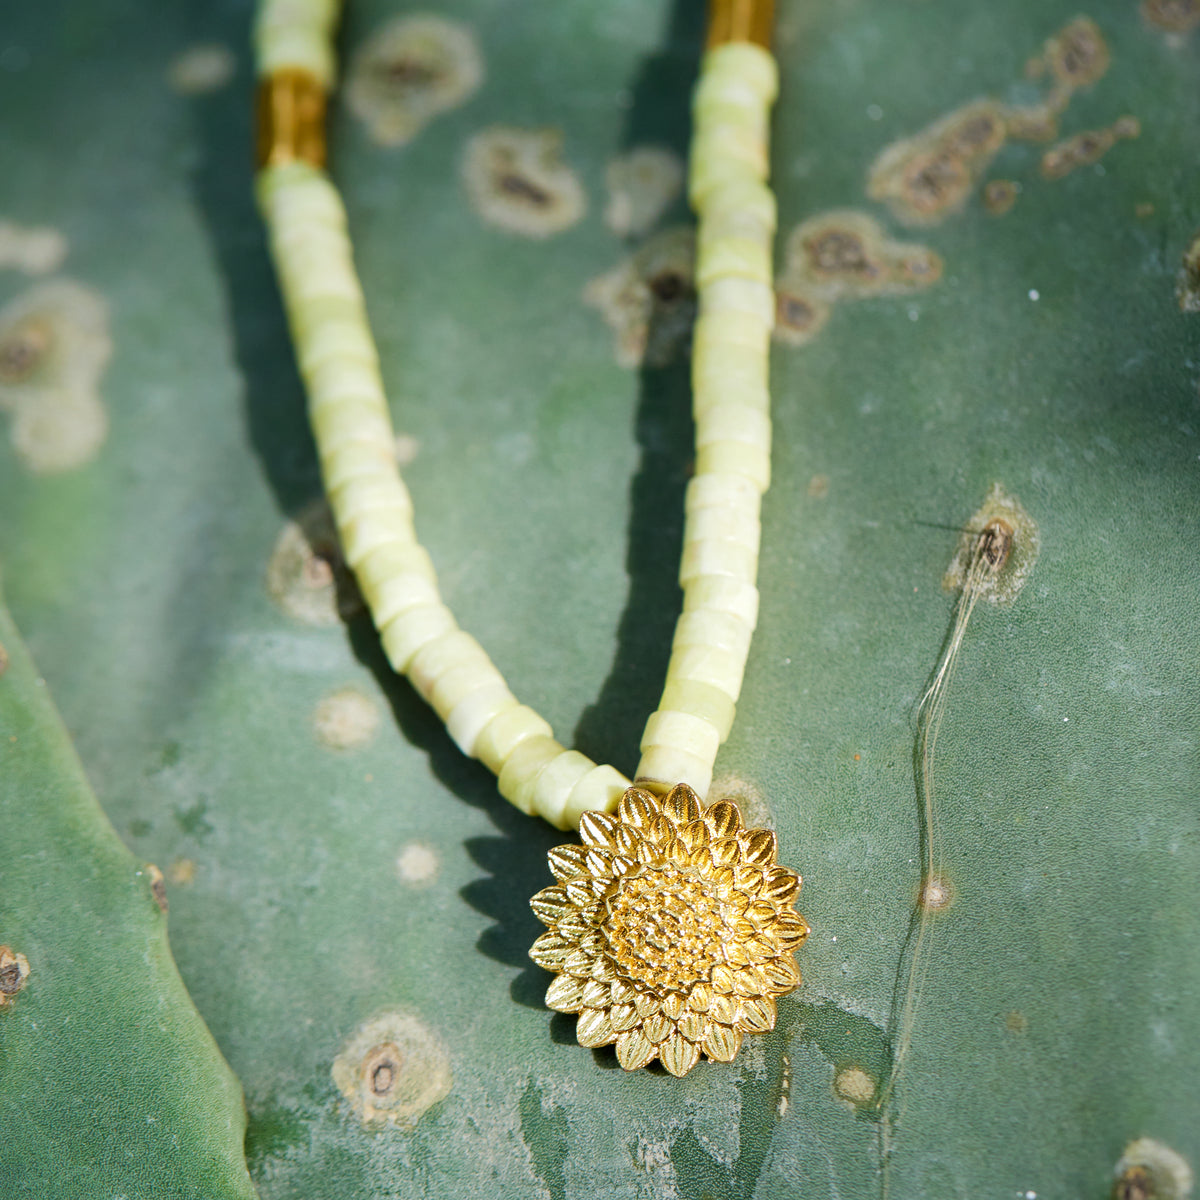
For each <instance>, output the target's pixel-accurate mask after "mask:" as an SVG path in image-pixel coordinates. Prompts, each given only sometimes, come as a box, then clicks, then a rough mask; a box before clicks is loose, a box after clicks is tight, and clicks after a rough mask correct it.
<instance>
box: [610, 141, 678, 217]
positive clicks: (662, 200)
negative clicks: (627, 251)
mask: <svg viewBox="0 0 1200 1200" xmlns="http://www.w3.org/2000/svg"><path fill="white" fill-rule="evenodd" d="M604 181H605V183H606V184H607V185H608V207H607V208H606V209H605V210H604V223H605V224H606V225H607V226H608V227H609V229H611V230H612V231H613V233H615V234H616V235H617V236H618V237H632V236H640V235H641V234H644V233H646V232H647V231H648V230H650V229H652V228H653V227H654V225H655V224H656V223H657V222H658V219H659V218H660V217H661V216H662V215H663V213H664V212H666V210H667V209H668V208H669V207H670V205H671V203H672V202H673V201H674V200H675V198H676V197H677V196H678V195H679V193H680V190H681V189H682V187H683V163H682V162H681V161H680V159H679V156H678V155H677V154H675V153H674V152H672V151H671V150H667V149H666V148H665V147H663V146H635V147H634V148H633V149H632V150H630V151H629V152H628V153H627V154H622V155H621V156H620V157H618V158H614V159H613V160H612V162H610V163H609V164H608V169H607V170H606V171H605V173H604Z"/></svg>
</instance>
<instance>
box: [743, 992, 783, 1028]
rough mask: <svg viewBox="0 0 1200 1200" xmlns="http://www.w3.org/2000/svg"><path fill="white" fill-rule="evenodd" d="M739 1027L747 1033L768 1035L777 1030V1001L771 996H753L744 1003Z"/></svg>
mask: <svg viewBox="0 0 1200 1200" xmlns="http://www.w3.org/2000/svg"><path fill="white" fill-rule="evenodd" d="M738 1025H739V1027H740V1028H742V1029H744V1030H745V1031H746V1032H747V1033H766V1032H767V1030H769V1029H774V1028H775V1001H774V1000H772V999H771V997H770V996H752V997H750V998H749V999H747V1000H743V1001H742V1013H741V1016H740V1017H739V1019H738Z"/></svg>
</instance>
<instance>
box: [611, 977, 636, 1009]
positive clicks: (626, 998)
mask: <svg viewBox="0 0 1200 1200" xmlns="http://www.w3.org/2000/svg"><path fill="white" fill-rule="evenodd" d="M636 999H637V989H636V988H635V987H634V986H633V985H632V984H631V983H627V982H626V981H625V980H624V979H618V980H617V981H616V983H614V984H613V985H612V1002H613V1003H614V1004H632V1003H633V1002H634V1000H636Z"/></svg>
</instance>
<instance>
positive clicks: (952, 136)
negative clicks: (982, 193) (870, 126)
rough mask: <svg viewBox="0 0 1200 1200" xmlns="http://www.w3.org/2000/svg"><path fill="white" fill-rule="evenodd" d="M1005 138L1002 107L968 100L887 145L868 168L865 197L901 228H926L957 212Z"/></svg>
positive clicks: (997, 104) (1004, 121) (991, 102)
mask: <svg viewBox="0 0 1200 1200" xmlns="http://www.w3.org/2000/svg"><path fill="white" fill-rule="evenodd" d="M1007 137H1008V124H1007V111H1006V110H1005V108H1004V106H1003V105H1001V104H1000V103H999V102H998V101H995V100H972V101H971V102H970V103H969V104H967V105H964V106H963V107H962V108H960V109H957V110H956V111H955V112H952V113H949V114H948V115H947V116H944V117H942V118H941V119H940V120H938V121H935V122H934V123H933V124H932V125H930V126H929V127H928V128H926V129H924V130H922V131H921V132H920V133H918V134H917V135H915V136H914V137H910V138H903V139H902V140H900V141H898V142H895V143H893V144H892V145H891V146H888V147H887V148H886V149H885V150H884V151H883V152H882V153H881V154H880V155H879V157H878V158H876V160H875V162H874V164H873V165H872V166H871V171H870V176H869V178H868V181H867V194H868V195H869V196H870V197H871V199H873V200H881V201H883V202H884V203H885V204H887V205H888V206H889V207H890V208H891V209H892V211H893V213H895V215H896V216H897V217H898V218H899V219H900V220H901V221H903V222H905V223H906V224H909V225H932V224H934V223H935V222H937V221H940V220H942V219H943V218H944V217H946V216H947V215H948V214H949V213H952V212H958V211H960V210H961V209H962V208H963V206H964V205H965V204H966V202H967V197H968V196H969V195H970V194H971V191H972V189H973V188H974V186H975V183H976V181H977V180H978V178H979V176H980V175H981V174H982V173H983V172H984V171H985V170H986V169H987V167H988V165H989V164H990V163H991V161H992V159H993V158H995V156H996V152H997V151H998V150H999V149H1000V147H1001V146H1003V145H1004V142H1005V140H1006V138H1007Z"/></svg>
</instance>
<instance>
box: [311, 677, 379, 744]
mask: <svg viewBox="0 0 1200 1200" xmlns="http://www.w3.org/2000/svg"><path fill="white" fill-rule="evenodd" d="M378 729H379V708H378V706H377V705H376V703H375V701H374V700H372V699H371V698H370V697H369V696H364V695H363V693H362V692H360V691H358V689H357V688H352V687H345V688H338V690H337V691H335V692H330V694H329V695H328V696H326V697H324V699H322V700H321V702H320V703H319V704H318V705H317V708H316V712H314V713H313V732H314V733H316V735H317V740H318V741H319V742H321V744H322V745H325V746H328V747H329V748H330V749H331V750H350V749H353V748H355V747H357V746H365V745H366V744H367V743H368V742H369V741H370V740H371V739H372V738H373V737H374V736H375V733H376V731H377V730H378Z"/></svg>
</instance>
